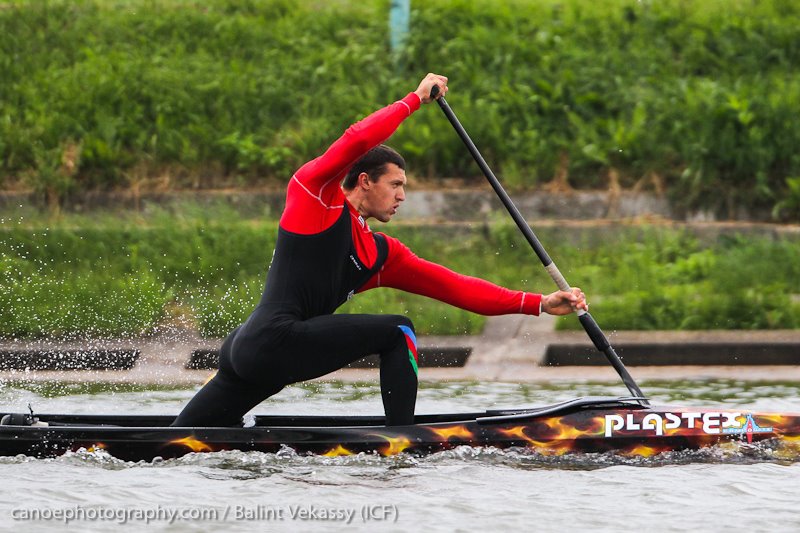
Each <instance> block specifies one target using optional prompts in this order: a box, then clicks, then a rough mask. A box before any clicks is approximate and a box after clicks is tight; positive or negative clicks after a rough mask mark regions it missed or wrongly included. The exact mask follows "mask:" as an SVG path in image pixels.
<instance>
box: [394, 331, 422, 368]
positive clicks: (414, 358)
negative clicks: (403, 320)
mask: <svg viewBox="0 0 800 533" xmlns="http://www.w3.org/2000/svg"><path fill="white" fill-rule="evenodd" d="M397 327H398V328H400V331H402V332H403V335H405V337H406V346H408V360H409V361H411V366H412V367H413V368H414V374H419V370H418V363H419V354H417V336H416V335H414V330H413V329H411V328H410V327H408V326H397Z"/></svg>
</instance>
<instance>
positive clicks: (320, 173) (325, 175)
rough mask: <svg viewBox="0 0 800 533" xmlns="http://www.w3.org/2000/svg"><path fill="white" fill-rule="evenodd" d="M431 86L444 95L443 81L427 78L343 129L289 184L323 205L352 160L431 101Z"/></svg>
mask: <svg viewBox="0 0 800 533" xmlns="http://www.w3.org/2000/svg"><path fill="white" fill-rule="evenodd" d="M434 85H438V86H439V91H440V93H441V94H446V93H447V78H446V77H444V76H439V75H436V74H428V75H427V76H425V78H424V79H423V80H422V81H421V82H420V84H419V86H418V87H417V89H416V90H415V91H414V92H411V93H408V94H407V95H406V96H405V97H404V98H403V99H402V100H398V101H397V102H395V103H393V104H391V105H388V106H386V107H384V108H382V109H379V110H378V111H376V112H374V113H372V114H371V115H369V116H368V117H366V118H364V119H362V120H360V121H359V122H357V123H355V124H353V125H352V126H350V127H349V128H347V130H346V131H345V132H344V134H343V135H342V136H341V137H339V139H337V140H336V141H335V142H334V143H333V144H332V145H331V146H330V147H329V148H328V149H327V150H326V151H325V153H324V154H323V155H321V156H320V157H318V158H316V159H314V160H312V161H310V162H308V163H306V164H305V165H303V166H302V167H300V169H299V170H298V171H297V172H296V173H295V175H294V176H293V178H292V181H297V182H298V183H299V184H301V185H302V186H303V187H304V188H305V189H307V191H308V192H309V193H310V194H312V195H313V196H316V197H318V198H319V199H320V200H321V201H322V202H323V203H325V200H326V198H330V197H332V195H333V193H334V192H335V190H336V189H337V188H338V186H339V183H338V182H339V181H340V180H341V178H342V177H343V176H344V174H345V173H346V172H347V170H348V169H349V168H350V167H351V166H352V165H353V163H355V162H356V160H358V159H359V158H360V157H361V156H363V155H364V154H365V153H367V152H368V151H369V150H370V149H371V148H374V147H375V146H377V145H379V144H381V143H382V142H383V141H385V140H386V139H388V138H389V137H390V136H391V135H392V134H393V133H394V132H395V130H397V128H398V127H399V126H400V124H401V123H402V122H403V121H404V120H405V119H406V118H408V117H409V116H410V115H411V114H412V113H413V112H414V111H416V110H417V109H419V107H420V104H422V103H428V102H430V101H431V98H430V91H431V88H432V87H433V86H434Z"/></svg>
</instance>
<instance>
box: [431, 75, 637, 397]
mask: <svg viewBox="0 0 800 533" xmlns="http://www.w3.org/2000/svg"><path fill="white" fill-rule="evenodd" d="M437 94H439V87H437V86H435V85H434V87H433V89H432V90H431V97H432V98H435V97H436V95H437ZM437 101H438V102H439V107H441V108H442V111H444V114H445V116H446V117H447V119H448V120H449V121H450V124H452V125H453V128H455V130H456V133H458V136H459V137H461V140H462V141H464V144H465V145H466V146H467V149H468V150H469V153H470V154H472V157H473V158H474V159H475V162H476V163H478V166H479V167H480V168H481V170H482V171H483V175H484V176H486V179H487V180H489V184H490V185H491V186H492V188H493V189H494V192H495V193H497V196H498V197H499V198H500V201H501V202H503V205H504V206H505V207H506V209H507V210H508V213H509V214H510V215H511V218H513V219H514V222H516V224H517V227H518V228H519V229H520V231H521V232H522V234H523V235H524V236H525V239H526V240H527V241H528V244H530V245H531V248H533V251H534V252H536V255H537V256H538V257H539V259H540V260H541V262H542V265H544V268H545V270H547V272H548V274H550V277H551V278H553V281H554V282H555V284H556V286H558V288H559V289H561V290H562V291H569V290H570V285H569V283H567V280H566V279H565V278H564V276H563V275H562V274H561V272H560V271H559V270H558V267H557V266H556V264H555V263H554V262H553V260H552V259H551V258H550V256H549V255H548V254H547V251H546V250H545V249H544V246H542V243H541V242H540V241H539V239H538V238H537V237H536V234H535V233H534V232H533V230H532V229H531V227H530V226H529V225H528V223H527V222H526V221H525V219H524V218H523V217H522V214H521V213H520V212H519V209H517V206H515V205H514V202H512V201H511V197H510V196H508V193H507V192H506V191H505V189H503V186H502V185H501V184H500V181H499V180H498V179H497V177H496V176H495V175H494V172H492V169H490V168H489V165H487V164H486V160H484V159H483V156H482V155H481V153H480V152H479V151H478V148H477V147H476V146H475V143H473V142H472V139H470V137H469V135H468V134H467V131H466V130H465V129H464V127H463V126H462V125H461V122H459V120H458V118H457V117H456V115H455V113H453V110H452V109H450V106H449V105H448V103H447V101H446V100H445V99H444V96H442V97H440V98H439V99H438V100H437ZM577 314H578V320H580V322H581V325H582V326H583V329H584V330H586V333H587V335H589V338H590V339H591V340H592V343H594V345H595V347H596V348H597V349H598V350H599V351H601V352H603V353H604V354H605V356H606V358H607V359H608V361H609V362H610V363H611V366H613V367H614V370H616V371H617V374H619V377H621V378H622V382H623V383H624V384H625V386H626V387H627V388H628V390H629V391H630V392H631V394H633V395H634V396H636V397H638V398H644V394H643V393H642V391H641V389H640V388H639V386H638V385H636V382H635V381H634V380H633V377H631V375H630V374H629V373H628V370H627V369H626V368H625V365H624V364H622V360H621V359H620V358H619V356H618V355H617V352H616V351H614V348H613V347H612V346H611V343H609V342H608V339H607V338H606V336H605V334H604V333H603V330H601V329H600V326H598V325H597V322H595V320H594V318H593V317H592V315H591V314H590V313H589V312H587V311H584V310H578V312H577ZM640 402H641V403H642V404H643V405H650V404H649V402H648V401H647V400H644V399H643V400H640Z"/></svg>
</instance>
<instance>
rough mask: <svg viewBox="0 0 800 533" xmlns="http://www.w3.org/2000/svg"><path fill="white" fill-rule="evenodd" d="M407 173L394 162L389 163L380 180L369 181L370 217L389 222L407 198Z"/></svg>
mask: <svg viewBox="0 0 800 533" xmlns="http://www.w3.org/2000/svg"><path fill="white" fill-rule="evenodd" d="M405 186H406V173H405V171H404V170H403V169H401V168H400V167H398V166H397V165H395V164H394V163H387V165H386V172H385V173H384V174H383V175H382V176H381V177H380V178H378V181H375V182H370V183H369V190H368V191H367V195H366V197H367V208H368V213H367V215H368V216H369V217H373V218H376V219H378V220H380V221H381V222H389V221H390V220H391V219H392V217H393V216H394V214H395V213H397V208H398V207H400V202H402V201H403V200H405V199H406V192H405Z"/></svg>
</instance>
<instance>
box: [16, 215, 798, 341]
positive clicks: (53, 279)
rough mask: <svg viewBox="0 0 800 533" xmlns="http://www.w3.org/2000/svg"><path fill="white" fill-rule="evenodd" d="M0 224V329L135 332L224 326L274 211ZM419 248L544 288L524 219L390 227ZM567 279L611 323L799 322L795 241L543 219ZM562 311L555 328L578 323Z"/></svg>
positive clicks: (254, 274)
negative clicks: (520, 224)
mask: <svg viewBox="0 0 800 533" xmlns="http://www.w3.org/2000/svg"><path fill="white" fill-rule="evenodd" d="M1 222H2V223H1V224H0V335H2V336H4V337H39V336H65V337H70V336H81V335H95V336H96V335H123V336H124V335H139V334H142V333H152V332H153V331H155V330H156V329H157V328H158V327H159V325H163V324H164V323H165V322H169V321H175V320H179V319H180V320H182V321H183V320H189V321H190V322H191V323H194V325H195V326H196V327H197V328H199V329H200V331H201V332H202V333H203V334H205V335H210V336H220V335H225V334H226V333H228V332H229V331H230V330H231V329H233V328H234V327H235V326H236V325H238V324H239V323H241V322H242V321H243V320H244V319H245V318H246V317H247V315H248V314H249V312H250V311H251V310H252V309H253V307H254V306H255V304H256V302H257V300H258V298H259V296H260V294H261V289H262V286H263V279H264V275H265V272H266V266H267V264H268V262H269V258H270V256H271V253H272V248H273V245H274V236H275V229H276V223H275V222H274V221H257V220H242V219H241V218H239V217H238V216H237V214H236V213H234V212H233V211H230V210H226V209H223V208H221V207H220V208H216V209H199V208H192V207H191V206H184V207H182V208H181V209H179V210H178V212H166V211H165V212H161V213H151V214H150V215H148V216H146V217H145V216H143V215H140V214H135V213H129V214H113V215H108V216H107V217H103V216H99V215H92V216H84V217H81V216H69V217H62V218H61V219H59V220H58V221H57V222H56V223H53V222H52V221H48V220H47V219H43V218H38V219H37V217H36V216H33V217H32V218H31V217H27V216H19V217H16V218H14V217H12V218H3V219H2V221H1ZM389 233H391V234H392V235H395V236H397V237H399V238H400V239H401V240H403V241H404V242H405V243H406V244H408V245H409V246H410V247H411V248H412V249H413V250H414V251H415V252H416V253H417V254H418V255H420V256H422V257H425V258H428V259H431V260H433V261H437V262H440V263H442V264H445V265H448V266H450V267H451V268H453V269H455V270H457V271H460V272H463V273H466V274H471V275H476V276H481V277H484V278H486V279H490V280H491V281H494V282H496V283H499V284H502V285H505V286H509V287H512V288H519V289H525V290H529V291H546V292H550V291H551V287H552V282H551V281H550V280H549V279H548V278H547V276H546V275H545V274H544V273H543V269H542V268H541V267H540V266H539V265H538V263H537V261H536V260H535V258H534V257H533V255H532V253H531V251H530V249H529V248H528V246H527V244H526V243H525V242H524V241H523V240H522V239H521V237H520V236H519V233H518V230H517V229H516V228H514V227H511V226H508V225H506V224H500V223H498V224H496V225H494V226H492V227H487V228H483V229H475V230H472V231H469V230H463V229H448V228H436V227H412V226H393V227H390V228H389ZM539 234H540V238H541V239H542V241H543V242H544V243H545V245H546V246H548V248H549V249H550V251H551V254H552V255H553V257H554V259H555V260H556V262H557V263H558V264H559V265H560V266H561V268H562V270H563V271H564V274H565V275H566V276H567V279H569V280H570V282H572V283H573V284H575V285H578V286H581V287H583V288H584V289H585V290H586V291H587V293H588V294H589V295H590V301H591V302H592V304H593V305H592V314H593V315H595V316H596V318H597V320H598V322H599V323H600V324H601V325H602V326H603V328H605V329H608V330H613V329H642V330H648V329H776V328H777V329H783V328H797V327H800V302H798V301H797V300H796V299H793V296H792V295H793V294H796V293H797V292H798V291H797V286H796V281H797V279H800V247H798V246H797V242H796V241H792V242H789V241H784V240H775V239H769V238H764V237H748V238H743V237H742V238H737V237H725V238H720V239H718V240H716V241H715V242H713V243H711V244H708V245H706V244H702V243H701V242H700V241H699V240H698V239H696V238H695V237H693V236H692V235H691V234H690V233H688V232H685V231H678V230H670V229H667V228H662V227H641V228H640V227H629V228H623V229H620V231H619V232H618V233H617V234H616V235H615V236H613V237H611V238H608V239H597V238H592V237H589V236H587V237H585V238H580V239H577V240H573V241H572V242H565V238H564V233H563V231H559V230H557V229H552V230H541V231H539ZM342 312H381V313H407V314H408V315H409V316H410V317H412V319H413V320H414V322H415V324H416V326H417V328H418V330H419V332H420V333H421V334H464V333H477V332H479V331H480V329H481V327H482V325H483V322H484V319H483V318H482V317H479V316H476V315H473V314H471V313H467V312H465V311H461V310H458V309H454V308H452V307H449V306H446V305H444V304H440V303H438V302H434V301H432V300H428V299H426V298H422V297H417V296H414V295H408V294H405V293H401V292H399V291H394V290H389V289H385V290H374V291H369V292H367V293H364V294H361V295H358V296H357V297H356V298H355V299H354V300H353V301H351V302H350V303H348V304H346V305H345V306H344V307H343V308H342ZM575 326H577V322H576V321H575V320H565V321H563V323H561V325H560V327H566V328H569V327H575Z"/></svg>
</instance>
